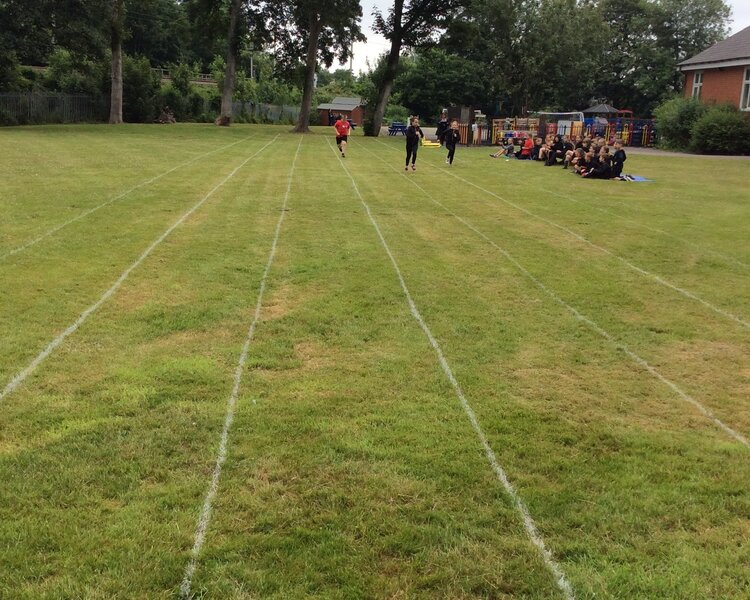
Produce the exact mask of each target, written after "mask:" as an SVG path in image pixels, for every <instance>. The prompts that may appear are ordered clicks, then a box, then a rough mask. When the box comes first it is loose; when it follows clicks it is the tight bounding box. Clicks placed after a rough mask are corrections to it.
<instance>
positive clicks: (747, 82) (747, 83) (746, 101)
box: [740, 67, 750, 110]
mask: <svg viewBox="0 0 750 600" xmlns="http://www.w3.org/2000/svg"><path fill="white" fill-rule="evenodd" d="M740 109H741V110H750V67H748V68H747V69H745V79H744V81H743V82H742V98H741V99H740Z"/></svg>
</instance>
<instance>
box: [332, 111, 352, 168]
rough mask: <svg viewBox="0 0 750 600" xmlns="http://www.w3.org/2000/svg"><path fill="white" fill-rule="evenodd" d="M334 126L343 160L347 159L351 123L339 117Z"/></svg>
mask: <svg viewBox="0 0 750 600" xmlns="http://www.w3.org/2000/svg"><path fill="white" fill-rule="evenodd" d="M333 126H334V128H335V129H336V145H337V146H338V147H339V150H340V151H341V156H342V158H346V143H347V141H348V140H349V121H347V120H346V119H345V118H344V117H342V116H341V115H339V116H338V120H337V121H336V123H334V125H333Z"/></svg>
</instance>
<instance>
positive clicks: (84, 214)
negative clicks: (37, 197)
mask: <svg viewBox="0 0 750 600" xmlns="http://www.w3.org/2000/svg"><path fill="white" fill-rule="evenodd" d="M251 137H252V136H249V137H246V138H243V139H241V140H238V141H236V142H233V143H231V144H229V145H227V146H222V147H221V148H216V149H214V150H211V151H210V152H206V153H205V154H201V155H200V156H196V157H195V158H191V159H190V160H188V161H186V162H184V163H180V164H179V165H177V166H176V167H172V168H171V169H169V170H168V171H165V172H164V173H162V174H161V175H157V176H156V177H152V178H151V179H148V180H146V181H143V182H141V183H139V184H138V185H136V186H135V187H132V188H130V189H129V190H127V191H125V192H122V193H121V194H119V195H118V196H115V197H114V198H110V199H109V200H107V201H105V202H102V203H101V204H99V205H98V206H94V207H93V208H89V209H88V210H85V211H83V212H82V213H81V214H79V215H77V216H75V217H73V218H72V219H69V220H67V221H65V222H64V223H61V224H60V225H55V226H54V227H53V228H52V229H49V230H47V231H45V232H44V233H43V234H42V235H40V236H38V237H36V238H34V239H33V240H31V241H29V242H26V243H25V244H23V245H21V246H18V247H17V248H14V249H13V250H10V251H8V252H6V253H5V254H0V260H4V259H6V258H8V257H10V256H13V255H14V254H18V253H19V252H23V251H24V250H28V249H29V248H31V247H32V246H34V245H36V244H38V243H39V242H41V241H42V240H43V239H45V238H48V237H49V236H51V235H54V234H55V233H57V232H58V231H60V230H61V229H63V228H65V227H67V226H68V225H71V224H73V223H75V222H76V221H80V220H81V219H83V218H85V217H88V216H89V215H90V214H91V213H94V212H96V211H97V210H99V209H101V208H104V207H105V206H108V205H110V204H112V203H113V202H117V201H118V200H121V199H122V198H124V197H125V196H127V195H128V194H130V193H132V192H134V191H135V190H138V189H140V188H142V187H145V186H147V185H150V184H152V183H154V181H157V180H159V179H161V178H162V177H165V176H167V175H169V174H170V173H173V172H174V171H176V170H177V169H181V168H182V167H186V166H188V165H190V164H192V163H194V162H196V161H198V160H200V159H202V158H205V157H206V156H210V155H211V154H215V153H216V152H221V151H222V150H226V149H227V148H231V147H232V146H236V145H237V144H239V143H241V142H245V141H247V140H249V139H251Z"/></svg>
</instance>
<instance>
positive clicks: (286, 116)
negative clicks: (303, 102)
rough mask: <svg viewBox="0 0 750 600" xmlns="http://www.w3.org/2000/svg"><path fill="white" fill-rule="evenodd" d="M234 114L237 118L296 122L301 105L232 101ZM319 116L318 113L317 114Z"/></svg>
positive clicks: (269, 121)
mask: <svg viewBox="0 0 750 600" xmlns="http://www.w3.org/2000/svg"><path fill="white" fill-rule="evenodd" d="M232 116H233V117H234V118H235V119H236V118H238V117H240V116H246V117H252V118H254V119H256V120H258V121H263V122H267V123H284V122H289V123H294V122H295V121H297V118H298V117H299V106H290V105H288V104H263V103H260V102H256V103H252V102H246V103H245V105H244V115H243V105H242V103H241V102H233V103H232ZM315 116H316V117H317V114H316V115H315Z"/></svg>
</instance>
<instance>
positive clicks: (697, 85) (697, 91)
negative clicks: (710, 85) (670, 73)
mask: <svg viewBox="0 0 750 600" xmlns="http://www.w3.org/2000/svg"><path fill="white" fill-rule="evenodd" d="M702 87H703V71H696V72H695V73H694V74H693V98H700V97H701V88H702Z"/></svg>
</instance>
